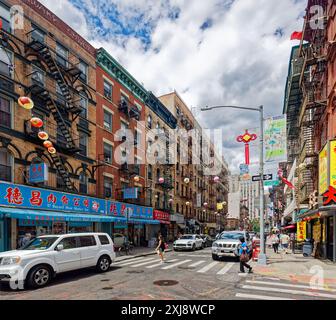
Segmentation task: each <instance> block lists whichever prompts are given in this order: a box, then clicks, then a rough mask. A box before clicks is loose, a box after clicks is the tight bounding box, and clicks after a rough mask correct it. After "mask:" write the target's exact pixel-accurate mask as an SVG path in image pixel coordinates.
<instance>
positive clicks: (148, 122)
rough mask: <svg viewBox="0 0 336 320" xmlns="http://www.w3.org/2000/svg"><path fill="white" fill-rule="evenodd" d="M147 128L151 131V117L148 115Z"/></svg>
mask: <svg viewBox="0 0 336 320" xmlns="http://www.w3.org/2000/svg"><path fill="white" fill-rule="evenodd" d="M147 126H148V128H149V129H152V117H151V115H149V116H148V117H147Z"/></svg>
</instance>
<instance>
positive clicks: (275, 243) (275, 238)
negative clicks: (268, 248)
mask: <svg viewBox="0 0 336 320" xmlns="http://www.w3.org/2000/svg"><path fill="white" fill-rule="evenodd" d="M271 241H272V246H273V250H274V253H279V237H278V235H277V234H275V233H273V234H272V237H271Z"/></svg>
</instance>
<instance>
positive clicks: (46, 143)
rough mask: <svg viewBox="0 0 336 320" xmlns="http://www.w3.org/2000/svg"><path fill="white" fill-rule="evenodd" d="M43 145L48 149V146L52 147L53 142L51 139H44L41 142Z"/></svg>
mask: <svg viewBox="0 0 336 320" xmlns="http://www.w3.org/2000/svg"><path fill="white" fill-rule="evenodd" d="M43 146H44V147H45V148H47V149H49V148H51V147H53V144H52V142H51V141H49V140H46V141H44V142H43Z"/></svg>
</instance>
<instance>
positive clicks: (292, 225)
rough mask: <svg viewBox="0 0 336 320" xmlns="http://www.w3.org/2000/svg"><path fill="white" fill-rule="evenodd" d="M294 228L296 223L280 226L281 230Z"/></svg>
mask: <svg viewBox="0 0 336 320" xmlns="http://www.w3.org/2000/svg"><path fill="white" fill-rule="evenodd" d="M294 228H296V225H295V224H291V225H289V226H286V227H282V229H283V230H287V229H294Z"/></svg>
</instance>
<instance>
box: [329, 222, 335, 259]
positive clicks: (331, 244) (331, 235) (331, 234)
mask: <svg viewBox="0 0 336 320" xmlns="http://www.w3.org/2000/svg"><path fill="white" fill-rule="evenodd" d="M327 228H328V229H327V258H328V259H330V260H332V259H333V249H334V217H329V218H328V224H327Z"/></svg>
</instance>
